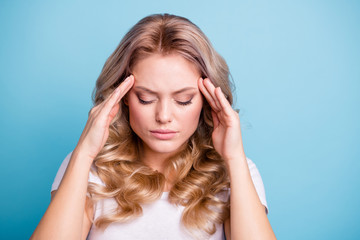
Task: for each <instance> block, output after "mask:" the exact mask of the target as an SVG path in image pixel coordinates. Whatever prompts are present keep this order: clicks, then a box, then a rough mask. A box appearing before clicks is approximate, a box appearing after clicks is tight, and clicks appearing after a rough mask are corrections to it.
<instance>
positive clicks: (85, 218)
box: [32, 14, 275, 239]
mask: <svg viewBox="0 0 360 240" xmlns="http://www.w3.org/2000/svg"><path fill="white" fill-rule="evenodd" d="M94 103H95V104H94V105H95V106H94V107H93V108H92V109H91V111H90V113H89V119H88V121H87V123H86V126H85V129H84V131H83V133H82V135H81V137H80V139H79V142H78V144H77V146H76V147H75V149H74V151H73V152H72V153H71V154H69V155H68V156H67V157H66V159H65V161H64V162H63V164H62V166H61V167H60V170H59V172H58V174H57V176H56V178H55V181H54V184H53V187H52V200H51V203H50V205H49V207H48V209H47V210H46V212H45V214H44V216H43V218H42V219H41V221H40V223H39V225H38V226H37V228H36V229H35V231H34V233H33V235H32V239H86V238H88V239H119V238H120V239H223V237H224V232H225V235H226V238H227V239H275V236H274V233H273V231H272V229H271V226H270V223H269V221H268V219H267V215H266V213H267V207H266V200H265V194H264V191H263V186H262V181H261V177H260V175H259V173H258V171H257V169H256V167H255V165H254V164H253V163H252V162H251V161H250V160H249V159H247V158H246V156H245V153H244V150H243V144H242V139H241V131H240V121H239V116H238V114H237V112H236V111H234V110H233V109H232V107H231V104H232V94H231V90H230V82H229V70H228V67H227V65H226V63H225V61H224V60H223V59H222V57H221V56H220V55H219V54H217V52H216V51H215V50H214V49H213V47H212V46H211V44H210V42H209V41H208V39H207V38H206V36H205V35H204V34H203V33H202V32H201V30H200V29H199V28H198V27H197V26H196V25H194V24H193V23H191V22H190V21H189V20H187V19H185V18H182V17H178V16H174V15H169V14H164V15H160V14H159V15H151V16H148V17H145V18H144V19H142V20H140V21H139V22H138V23H137V24H136V25H135V26H134V27H133V28H132V29H130V31H129V32H128V33H127V34H126V35H125V37H124V38H123V39H122V41H121V42H120V45H119V46H118V47H117V49H116V50H115V51H114V53H113V54H112V55H111V56H110V57H109V58H108V60H107V61H106V63H105V65H104V68H103V70H102V72H101V74H100V76H99V78H98V80H97V83H96V89H95V97H94ZM65 169H66V171H65ZM230 185H231V194H230ZM257 192H259V196H258V194H257ZM229 195H230V196H229ZM259 197H260V198H259Z"/></svg>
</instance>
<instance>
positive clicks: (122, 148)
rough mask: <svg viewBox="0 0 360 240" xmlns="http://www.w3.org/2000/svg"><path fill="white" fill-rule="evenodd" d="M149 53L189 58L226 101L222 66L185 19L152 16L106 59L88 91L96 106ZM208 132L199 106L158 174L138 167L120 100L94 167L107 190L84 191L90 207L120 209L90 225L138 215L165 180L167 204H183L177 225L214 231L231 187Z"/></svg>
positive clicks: (207, 111) (137, 145) (206, 113)
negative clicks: (108, 201) (106, 204)
mask: <svg viewBox="0 0 360 240" xmlns="http://www.w3.org/2000/svg"><path fill="white" fill-rule="evenodd" d="M155 53H161V54H170V53H177V54H180V55H181V56H183V57H184V58H185V59H187V60H189V61H191V62H192V63H194V64H195V65H196V66H197V68H198V70H199V72H200V73H201V75H202V77H203V78H209V79H210V80H211V81H212V82H213V83H214V85H215V86H219V87H221V89H222V91H223V92H224V94H225V96H226V97H227V99H228V101H229V102H230V104H232V101H233V99H232V94H231V88H232V86H233V85H232V83H231V81H230V79H229V76H230V73H229V69H228V66H227V64H226V62H225V61H224V59H223V58H222V57H221V56H220V55H219V54H218V53H217V52H216V51H215V50H214V48H213V47H212V45H211V43H210V41H209V40H208V39H207V37H206V36H205V35H204V33H203V32H202V31H201V30H200V29H199V28H198V27H197V26H196V25H195V24H193V23H192V22H191V21H189V20H188V19H186V18H183V17H179V16H175V15H170V14H154V15H150V16H147V17H145V18H143V19H141V20H140V21H139V22H138V23H137V24H136V25H135V26H134V27H132V28H131V29H130V30H129V32H128V33H127V34H126V35H125V36H124V38H123V39H122V40H121V42H120V44H119V46H118V47H117V48H116V50H115V51H114V52H113V53H112V54H111V56H110V57H109V58H108V59H107V61H106V63H105V65H104V67H103V69H102V72H101V74H100V76H99V78H98V79H97V82H96V88H95V89H94V92H93V101H94V105H98V104H100V103H101V102H102V101H104V99H106V98H107V96H109V94H110V93H111V92H112V91H113V90H114V89H115V88H116V87H117V86H118V85H119V84H120V83H121V82H122V81H123V80H124V79H125V78H126V77H127V76H129V75H130V74H131V72H132V71H131V70H132V67H133V66H134V65H135V63H137V62H138V61H139V60H141V59H143V58H145V57H147V56H149V55H151V54H155ZM212 131H213V123H212V117H211V108H210V106H209V105H208V103H207V102H206V101H204V105H203V109H202V113H201V116H200V118H199V123H198V127H197V130H196V131H195V132H194V134H193V135H192V136H191V137H190V138H189V140H188V143H187V144H185V145H184V148H183V149H182V151H180V152H179V153H177V154H176V155H174V156H172V157H171V158H169V159H168V161H167V163H168V164H167V167H166V171H165V172H164V173H160V172H157V171H154V170H152V169H151V168H149V167H147V166H146V165H144V164H143V163H142V162H141V160H140V158H139V153H140V151H141V147H142V143H141V139H139V137H138V136H137V135H136V134H135V133H134V132H133V131H132V130H131V128H130V124H129V109H128V106H127V105H126V104H125V103H124V102H123V101H121V103H120V111H119V113H118V114H117V115H116V116H115V118H114V119H113V121H112V122H111V124H110V130H109V138H108V140H107V142H106V144H105V146H104V148H103V149H102V150H101V151H100V153H99V154H98V155H97V157H96V158H95V160H94V164H95V166H96V168H95V170H94V169H93V170H92V173H93V174H95V175H96V176H98V177H99V178H100V179H101V180H102V181H103V182H104V184H105V186H101V185H96V184H93V183H89V186H88V192H89V194H90V196H91V200H92V204H94V203H95V202H96V201H98V200H101V199H105V198H113V199H114V200H115V201H116V202H117V204H118V207H117V209H116V212H115V213H112V214H109V215H102V216H100V217H99V218H97V219H96V221H95V225H96V226H97V227H100V228H106V227H107V226H108V225H109V224H110V223H113V222H125V221H127V220H130V219H133V218H136V217H138V216H140V215H141V214H142V207H141V205H142V204H146V203H150V202H153V201H155V200H157V199H159V198H160V197H161V195H162V193H163V191H164V186H165V182H166V181H170V180H171V183H172V184H173V185H172V188H171V190H170V192H169V201H170V202H171V203H173V204H177V205H181V206H184V211H183V213H182V219H181V221H182V224H183V225H184V226H185V227H186V229H187V230H189V231H190V232H191V233H194V232H202V233H206V234H208V235H212V234H213V233H215V231H216V227H215V224H221V223H223V222H224V220H225V219H226V218H228V217H229V200H228V199H225V200H224V199H222V198H221V197H220V196H221V195H222V194H224V193H227V191H228V189H229V187H230V186H229V185H230V184H229V178H228V173H227V170H226V167H225V164H224V161H223V160H222V159H221V156H220V155H219V154H218V153H217V152H216V151H215V149H214V147H213V143H212V138H211V134H212ZM169 176H171V177H169Z"/></svg>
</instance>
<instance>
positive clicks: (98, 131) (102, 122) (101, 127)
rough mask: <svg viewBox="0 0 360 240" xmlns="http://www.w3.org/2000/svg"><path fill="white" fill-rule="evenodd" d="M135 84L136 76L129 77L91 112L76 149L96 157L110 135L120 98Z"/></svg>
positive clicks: (90, 156) (93, 157)
mask: <svg viewBox="0 0 360 240" xmlns="http://www.w3.org/2000/svg"><path fill="white" fill-rule="evenodd" d="M133 84H134V76H133V75H130V76H129V77H127V78H126V79H125V80H124V81H123V82H122V83H121V84H120V85H119V86H118V87H117V88H116V89H115V90H114V91H113V92H112V93H111V94H110V95H109V96H108V98H106V99H105V100H104V101H103V102H102V103H100V104H99V105H97V106H95V107H93V108H92V109H91V111H90V113H89V118H88V120H87V122H86V125H85V128H84V131H83V132H82V134H81V136H80V139H79V142H78V144H77V146H76V148H75V150H74V151H81V152H82V154H83V155H86V156H88V157H89V158H90V159H92V160H93V159H95V157H96V156H97V154H98V153H99V152H100V150H101V149H102V148H103V146H104V145H105V143H106V140H107V138H108V136H109V125H110V123H111V121H112V120H113V118H114V117H115V116H116V114H117V112H118V111H119V108H120V105H119V102H120V100H121V99H122V98H123V97H124V95H125V94H126V93H127V92H128V91H129V90H130V89H131V87H132V86H133Z"/></svg>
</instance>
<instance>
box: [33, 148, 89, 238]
mask: <svg viewBox="0 0 360 240" xmlns="http://www.w3.org/2000/svg"><path fill="white" fill-rule="evenodd" d="M91 162H92V159H87V157H84V156H82V154H81V152H79V151H77V150H76V149H75V150H74V152H73V154H72V157H71V159H70V162H69V165H68V167H67V169H66V172H65V174H64V177H63V179H62V181H61V184H60V186H59V188H58V190H57V192H56V194H55V196H54V198H53V200H52V201H51V202H50V205H49V207H48V209H47V210H46V212H45V214H44V216H43V217H42V219H41V221H40V223H39V225H38V226H37V228H36V229H35V231H34V233H33V235H32V237H31V239H80V238H81V230H82V221H83V217H84V211H85V201H86V192H87V184H88V176H89V171H90V167H91Z"/></svg>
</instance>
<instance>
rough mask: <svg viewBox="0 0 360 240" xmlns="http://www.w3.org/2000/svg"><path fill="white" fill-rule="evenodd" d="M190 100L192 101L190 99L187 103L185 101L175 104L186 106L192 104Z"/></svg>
mask: <svg viewBox="0 0 360 240" xmlns="http://www.w3.org/2000/svg"><path fill="white" fill-rule="evenodd" d="M191 100H192V99H190V100H189V101H186V102H180V101H177V103H178V104H180V105H182V106H186V105H189V104H192V102H191Z"/></svg>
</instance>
